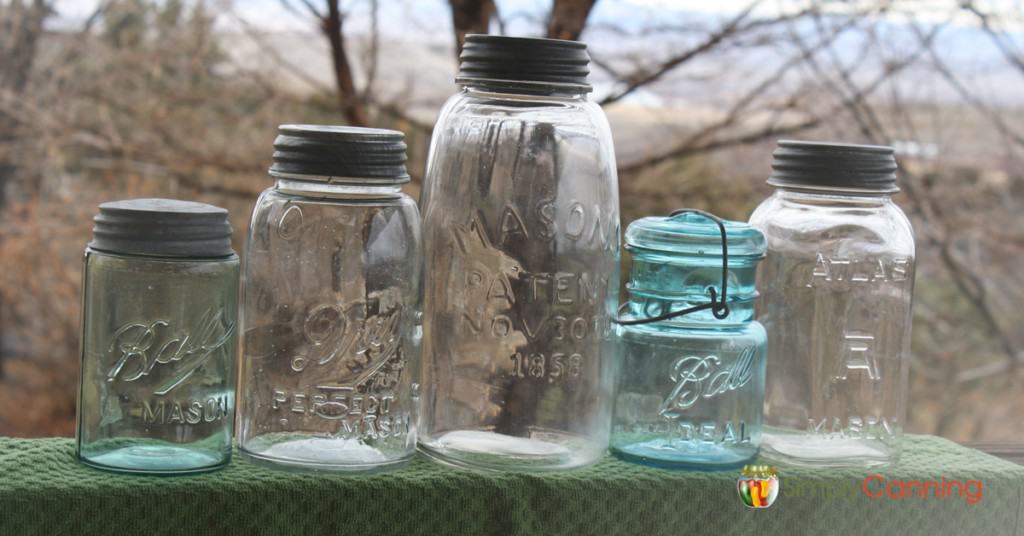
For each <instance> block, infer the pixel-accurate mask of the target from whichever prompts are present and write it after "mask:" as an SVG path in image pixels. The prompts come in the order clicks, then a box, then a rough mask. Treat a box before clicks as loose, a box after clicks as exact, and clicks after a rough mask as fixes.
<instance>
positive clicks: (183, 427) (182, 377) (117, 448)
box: [76, 199, 239, 474]
mask: <svg viewBox="0 0 1024 536" xmlns="http://www.w3.org/2000/svg"><path fill="white" fill-rule="evenodd" d="M95 222H96V226H95V228H94V229H93V240H92V242H90V244H89V247H88V248H87V249H86V250H85V262H84V269H83V281H82V341H81V347H82V356H81V358H82V372H81V374H82V375H81V384H80V387H79V393H78V429H77V434H76V436H77V438H76V439H77V455H78V459H79V460H80V461H81V462H82V463H84V464H86V465H90V466H93V467H97V468H100V469H106V470H111V471H119V472H128V473H157V474H177V473H194V472H201V471H209V470H212V469H217V468H219V467H222V466H224V465H226V464H227V463H228V460H230V458H231V430H232V428H233V427H234V417H235V381H236V378H237V377H236V375H235V349H236V342H237V329H236V315H237V311H238V275H239V262H238V256H237V255H235V253H234V251H232V250H231V225H230V224H229V223H228V211H227V210H224V209H223V208H219V207H215V206H212V205H206V204H203V203H194V202H190V201H177V200H171V199H132V200H127V201H113V202H109V203H104V204H102V205H100V211H99V214H98V215H97V216H96V219H95Z"/></svg>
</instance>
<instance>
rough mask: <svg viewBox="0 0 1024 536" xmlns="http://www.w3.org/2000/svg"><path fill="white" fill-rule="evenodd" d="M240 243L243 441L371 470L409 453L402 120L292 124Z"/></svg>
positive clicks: (257, 452) (411, 285)
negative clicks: (243, 246)
mask: <svg viewBox="0 0 1024 536" xmlns="http://www.w3.org/2000/svg"><path fill="white" fill-rule="evenodd" d="M270 174H271V175H272V176H274V177H275V178H276V179H277V182H276V184H275V186H274V187H273V188H270V189H268V190H266V191H265V192H263V194H262V195H261V196H260V198H259V200H258V201H257V203H256V207H255V209H254V210H253V214H252V221H251V226H250V230H249V242H248V247H247V250H246V252H245V261H246V262H245V275H244V281H245V283H244V291H243V309H242V327H243V344H242V364H241V373H240V375H241V380H240V391H239V431H238V436H239V437H238V441H239V448H240V451H241V452H242V453H243V454H246V455H248V456H250V457H251V458H253V459H256V460H258V461H264V462H269V463H272V464H276V465H278V466H290V467H295V468H306V469H321V470H336V471H370V470H377V469H383V468H388V467H393V466H396V465H399V464H401V463H403V462H405V461H407V460H409V459H410V458H411V457H412V456H413V455H414V453H415V448H416V429H417V411H416V410H417V402H416V396H417V390H418V388H419V387H418V384H417V381H418V376H419V353H418V347H419V339H420V335H419V333H420V331H421V330H420V327H419V311H420V303H421V292H420V277H421V274H420V272H421V269H420V266H421V262H422V258H421V250H420V230H419V212H418V211H417V208H416V203H415V202H414V201H413V200H412V199H411V198H410V197H408V196H407V195H405V194H403V193H402V192H401V190H400V188H401V185H402V184H404V183H405V182H408V180H409V175H408V174H407V173H406V170H405V143H404V141H403V136H402V133H401V132H396V131H391V130H380V129H363V128H354V127H332V126H320V125H284V126H282V127H280V132H279V136H278V137H277V139H276V140H275V141H274V164H273V167H271V169H270Z"/></svg>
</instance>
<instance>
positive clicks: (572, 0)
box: [548, 0, 597, 41]
mask: <svg viewBox="0 0 1024 536" xmlns="http://www.w3.org/2000/svg"><path fill="white" fill-rule="evenodd" d="M596 3H597V0H555V1H554V4H553V5H552V6H551V17H550V18H549V19H548V37H550V38H551V39H568V40H570V41H578V40H579V38H580V34H581V33H583V27H584V26H586V24H587V16H589V15H590V10H591V9H593V8H594V4H596Z"/></svg>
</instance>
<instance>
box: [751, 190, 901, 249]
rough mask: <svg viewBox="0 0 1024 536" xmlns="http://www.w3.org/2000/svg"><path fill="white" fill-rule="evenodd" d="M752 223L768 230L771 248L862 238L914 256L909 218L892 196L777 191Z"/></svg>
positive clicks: (871, 245)
mask: <svg viewBox="0 0 1024 536" xmlns="http://www.w3.org/2000/svg"><path fill="white" fill-rule="evenodd" d="M750 224H751V225H753V226H755V227H757V228H758V229H760V230H761V231H762V232H764V233H765V237H766V238H767V239H768V247H769V250H770V251H771V250H773V249H774V250H777V249H779V248H781V247H784V246H786V245H787V244H791V245H795V246H800V245H805V244H814V245H818V244H821V243H822V242H825V241H828V242H845V243H850V242H861V243H863V244H865V245H866V246H868V245H870V247H882V248H884V249H885V250H887V251H889V252H891V253H898V254H901V255H904V256H910V257H913V256H914V252H915V247H914V231H913V228H912V226H911V223H910V220H909V219H908V218H907V216H906V214H905V213H904V212H903V210H902V209H900V207H899V206H898V205H897V204H896V203H894V202H893V201H891V200H888V199H887V200H884V201H874V202H865V203H856V202H835V203H829V202H826V201H822V202H802V201H793V200H791V199H787V198H786V197H785V196H781V195H779V194H775V195H773V196H771V197H769V198H768V199H765V200H764V201H763V202H762V203H761V204H760V205H759V206H758V207H757V208H756V209H755V210H754V212H753V213H752V214H751V216H750Z"/></svg>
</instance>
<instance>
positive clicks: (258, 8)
mask: <svg viewBox="0 0 1024 536" xmlns="http://www.w3.org/2000/svg"><path fill="white" fill-rule="evenodd" d="M191 1H196V0H191ZM289 1H290V2H291V4H292V5H294V6H295V8H296V10H297V11H298V13H296V12H295V11H292V10H289V9H287V8H286V7H284V4H283V2H282V0H206V3H207V5H208V6H209V7H212V8H214V9H219V10H223V11H224V12H225V13H228V16H224V17H221V18H220V19H219V24H220V25H221V29H222V30H225V31H228V32H232V31H239V30H241V29H242V23H241V22H240V20H244V21H245V25H247V26H249V27H253V28H257V29H259V30H260V31H262V32H282V33H290V32H304V33H312V32H315V24H314V22H313V21H312V19H311V18H310V17H309V16H307V15H306V14H305V12H304V9H305V6H304V5H303V3H302V1H301V0H289ZM310 1H311V2H312V3H313V4H314V5H318V4H321V3H322V0H310ZM496 1H497V5H498V12H499V14H500V17H501V18H502V19H503V20H504V21H505V22H506V28H505V32H506V33H509V34H514V35H538V33H539V32H541V31H542V30H543V27H544V24H543V18H544V16H545V14H546V13H547V12H548V10H549V9H550V5H551V0H496ZM750 1H751V0H712V1H692V0H599V1H598V2H597V4H596V7H595V8H594V11H593V12H592V13H591V16H590V18H589V20H588V33H586V34H584V38H585V39H586V40H587V41H588V43H589V44H590V45H591V47H592V50H593V51H594V52H595V53H597V54H598V55H601V54H606V53H607V52H608V50H609V49H611V50H612V51H615V52H618V51H619V50H621V46H622V44H621V41H617V40H614V39H615V37H616V34H610V33H608V32H607V31H605V32H602V31H601V29H602V28H607V27H608V26H610V25H614V26H615V27H616V28H619V29H623V30H625V31H626V32H628V33H630V34H634V35H633V37H629V38H626V39H627V40H628V42H629V44H630V46H633V47H634V48H636V47H639V49H638V50H640V51H641V52H642V53H644V54H646V52H647V50H650V55H649V59H651V61H657V58H658V57H659V55H661V56H664V55H667V54H670V53H671V52H672V51H673V50H674V49H680V48H681V47H685V46H687V42H686V41H684V40H683V38H681V37H679V35H680V34H679V33H678V32H676V33H669V34H665V35H662V36H660V37H649V36H648V35H647V34H646V33H645V29H646V28H649V27H652V26H655V25H678V26H680V27H685V26H687V25H692V24H693V23H694V22H702V23H707V24H708V25H709V26H715V22H716V21H725V20H728V19H730V18H732V17H734V16H735V15H736V14H738V13H740V12H741V11H742V10H744V9H745V8H746V7H747V6H748V5H749V2H750ZM878 1H879V0H848V1H844V2H834V1H833V2H822V4H823V5H826V6H830V7H829V8H828V9H851V8H854V9H855V8H857V7H858V6H862V5H870V4H872V3H877V2H878ZM97 2H98V0H56V9H57V13H58V17H56V19H55V20H54V21H51V23H50V24H52V25H54V26H55V27H59V26H66V27H72V28H73V27H75V26H76V25H77V24H80V23H81V21H82V20H84V19H85V18H86V17H88V15H89V14H90V13H92V12H93V10H95V8H96V5H97ZM810 4H811V0H762V1H761V2H759V3H758V4H757V7H756V9H755V16H764V17H770V16H773V15H778V14H780V13H786V12H793V11H797V10H800V9H801V8H805V7H807V6H808V5H810ZM975 4H976V5H977V6H978V7H979V8H980V9H981V10H982V11H984V12H992V13H995V12H1005V13H1015V14H1016V16H1015V17H1014V20H1013V21H1012V22H1011V21H1008V20H1007V19H1002V20H997V21H995V23H996V24H998V25H1000V27H1002V28H1007V29H1010V30H1012V31H1014V32H1015V33H1014V34H1012V35H1011V39H1013V40H1014V41H1013V43H1014V46H1016V47H1018V48H1019V50H1020V51H1021V54H1024V28H1022V27H1019V26H1017V25H1018V23H1019V22H1020V21H1024V11H1022V10H1024V7H1022V6H1021V3H1020V1H1019V0H976V2H975ZM891 5H892V6H893V8H892V9H893V11H892V13H891V14H889V15H887V16H886V17H885V22H886V24H885V25H883V29H884V31H885V32H886V34H885V36H884V37H885V39H886V40H887V41H888V42H889V43H890V46H897V47H898V45H899V43H900V39H901V36H903V37H902V38H906V37H907V36H909V35H910V33H909V30H908V29H907V27H906V23H907V20H908V17H912V18H913V19H914V20H915V21H916V22H919V23H924V24H934V23H948V26H947V27H946V28H945V29H944V30H943V32H944V33H943V38H942V39H941V40H940V41H939V44H938V46H939V47H940V48H941V50H940V53H941V55H942V57H943V58H944V59H945V60H947V61H948V62H950V64H951V65H953V66H954V67H955V69H956V70H957V71H958V72H962V73H968V78H970V80H971V81H972V82H977V83H978V84H983V85H984V86H985V93H987V94H990V95H993V96H994V98H996V99H997V100H999V101H1003V102H1007V103H1010V102H1013V103H1020V102H1024V91H1021V88H1022V87H1024V77H1021V76H1017V75H1018V74H1019V73H1015V72H1014V71H1013V70H1012V69H1009V68H1008V65H1007V62H1006V60H1005V58H1003V57H1002V55H1001V53H1000V52H999V50H998V49H997V48H996V47H995V46H994V45H993V43H992V40H991V39H990V38H989V36H987V35H986V34H985V33H984V32H983V31H982V30H981V29H980V28H979V27H978V19H977V17H974V16H972V15H970V14H969V13H967V12H965V11H964V10H960V9H958V8H957V1H956V0H898V1H895V2H892V4H891ZM369 6H370V2H369V0H342V8H343V9H344V10H346V11H347V12H349V16H348V18H347V20H346V35H347V36H349V37H358V36H359V35H365V34H366V33H368V31H369V25H370V14H369V13H370V12H369ZM379 6H380V7H379V13H378V16H379V20H380V21H382V23H381V34H382V36H383V37H384V38H385V39H390V40H392V41H396V42H399V41H400V42H417V43H425V44H439V45H443V46H451V41H452V33H451V11H450V8H449V4H448V0H379ZM952 13H956V14H957V16H956V17H954V18H953V19H952V20H950V14H952ZM492 31H496V28H493V27H492ZM892 43H895V45H892ZM845 49H847V50H848V51H849V53H850V54H855V53H856V50H857V49H858V46H857V43H850V44H848V46H847V47H845ZM911 83H919V82H918V81H912V82H911Z"/></svg>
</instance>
